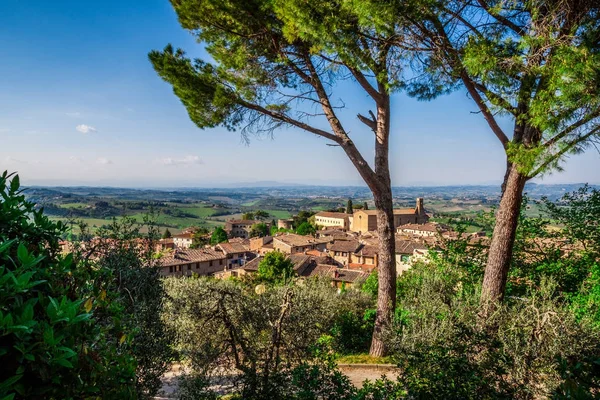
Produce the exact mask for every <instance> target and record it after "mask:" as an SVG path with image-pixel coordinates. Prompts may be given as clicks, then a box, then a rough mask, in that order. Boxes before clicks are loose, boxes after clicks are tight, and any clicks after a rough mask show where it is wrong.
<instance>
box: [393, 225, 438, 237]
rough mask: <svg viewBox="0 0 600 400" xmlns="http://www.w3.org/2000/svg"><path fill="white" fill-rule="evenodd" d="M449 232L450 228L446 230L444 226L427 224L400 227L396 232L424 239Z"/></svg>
mask: <svg viewBox="0 0 600 400" xmlns="http://www.w3.org/2000/svg"><path fill="white" fill-rule="evenodd" d="M447 231H448V228H446V227H445V226H444V225H441V224H436V223H433V222H427V223H425V224H406V225H400V226H399V227H398V229H397V230H396V233H398V234H405V235H413V236H420V237H423V236H436V235H437V234H438V233H444V232H447Z"/></svg>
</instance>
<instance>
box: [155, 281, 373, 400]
mask: <svg viewBox="0 0 600 400" xmlns="http://www.w3.org/2000/svg"><path fill="white" fill-rule="evenodd" d="M165 285H166V288H167V294H168V298H169V300H168V303H167V307H166V309H165V312H164V319H165V321H166V322H167V323H168V324H169V325H170V326H171V327H172V328H173V329H174V330H175V332H176V333H177V334H176V339H175V341H174V345H175V347H176V348H177V349H178V350H179V352H180V354H181V355H182V357H183V359H184V360H185V361H186V362H187V363H188V364H189V366H190V369H191V372H192V373H191V377H195V379H198V377H205V378H204V379H210V377H211V376H214V375H223V371H229V372H228V373H227V374H226V375H228V376H229V377H231V379H230V380H229V382H223V383H222V384H223V385H224V386H228V385H230V387H229V389H228V391H229V392H231V393H238V394H239V395H240V396H241V398H244V399H253V398H254V399H257V398H263V399H266V398H270V399H277V398H294V397H293V396H292V395H293V394H294V393H297V392H298V391H299V388H300V387H302V385H301V384H299V383H298V381H296V384H294V383H293V379H292V378H291V376H293V374H291V372H292V370H294V368H297V367H301V368H308V365H307V364H306V362H310V361H311V360H314V361H317V360H316V359H315V352H314V351H315V345H316V344H317V343H318V341H319V338H320V337H321V336H322V335H324V334H326V333H327V332H328V329H329V327H331V326H332V324H333V323H334V321H335V319H336V317H337V316H338V315H339V314H340V313H342V312H346V311H349V310H351V309H354V308H358V307H359V306H360V307H362V306H364V303H365V302H367V301H368V299H366V298H365V297H364V296H362V295H361V294H360V293H359V292H352V293H348V294H346V295H343V296H340V295H338V294H337V292H336V290H335V289H334V288H332V287H331V286H330V285H329V284H328V283H327V282H323V281H317V280H308V281H301V280H300V281H296V282H295V283H293V284H289V285H286V286H274V287H271V286H269V287H268V288H267V289H266V290H255V288H254V286H253V285H244V284H242V283H241V282H237V281H231V280H229V281H219V280H214V279H208V278H197V279H174V278H168V279H167V280H166V281H165ZM263 289H264V288H263ZM302 366H304V367H302ZM290 374H291V375H290ZM334 375H335V374H334ZM309 376H310V374H306V375H305V377H304V379H308V378H309ZM332 379H333V378H332ZM335 379H341V377H339V376H338V377H337V378H335ZM335 379H334V380H335ZM201 383H202V382H201ZM342 383H343V382H340V381H338V383H337V384H335V385H334V386H335V387H337V388H338V389H339V390H340V391H341V392H345V391H346V390H347V389H344V388H343V387H342V386H344V385H342ZM298 385H299V386H298ZM321 390H325V388H321ZM336 390H337V389H336ZM315 391H317V390H316V389H315ZM338 394H339V393H338ZM306 398H315V397H306ZM324 398H332V399H333V398H338V397H335V396H326V397H324ZM339 398H347V397H344V395H342V394H340V395H339Z"/></svg>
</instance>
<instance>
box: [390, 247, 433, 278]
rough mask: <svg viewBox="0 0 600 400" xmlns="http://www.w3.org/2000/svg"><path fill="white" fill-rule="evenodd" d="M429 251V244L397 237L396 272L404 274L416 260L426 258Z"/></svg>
mask: <svg viewBox="0 0 600 400" xmlns="http://www.w3.org/2000/svg"><path fill="white" fill-rule="evenodd" d="M427 252H428V250H427V246H425V245H424V244H421V243H418V242H415V241H412V240H399V239H396V273H397V274H398V275H402V273H403V272H404V271H406V270H408V269H410V267H412V265H413V263H414V262H415V261H417V260H421V259H424V258H425V257H426V255H427Z"/></svg>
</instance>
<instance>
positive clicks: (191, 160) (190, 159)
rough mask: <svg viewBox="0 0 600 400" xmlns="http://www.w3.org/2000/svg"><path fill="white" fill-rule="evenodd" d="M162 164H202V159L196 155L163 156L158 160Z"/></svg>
mask: <svg viewBox="0 0 600 400" xmlns="http://www.w3.org/2000/svg"><path fill="white" fill-rule="evenodd" d="M159 162H160V164H162V165H167V166H171V165H192V164H202V160H201V159H200V157H198V156H185V157H183V158H172V157H165V158H163V159H161V160H159Z"/></svg>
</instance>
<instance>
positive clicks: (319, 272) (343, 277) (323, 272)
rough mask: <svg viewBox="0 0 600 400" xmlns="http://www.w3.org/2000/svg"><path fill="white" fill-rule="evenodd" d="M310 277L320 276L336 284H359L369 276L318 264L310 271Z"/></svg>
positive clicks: (364, 273) (359, 272)
mask: <svg viewBox="0 0 600 400" xmlns="http://www.w3.org/2000/svg"><path fill="white" fill-rule="evenodd" d="M310 276H322V277H324V278H329V279H331V280H332V281H337V282H348V283H360V282H364V281H365V280H366V279H367V277H368V276H369V274H368V273H366V272H363V271H356V270H352V269H347V268H337V267H334V266H331V265H324V264H319V265H317V266H316V267H315V268H314V269H313V270H312V273H311V275H310Z"/></svg>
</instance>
